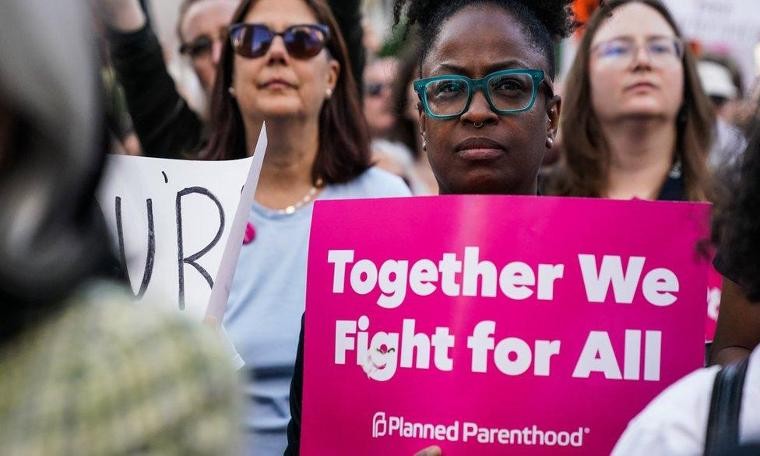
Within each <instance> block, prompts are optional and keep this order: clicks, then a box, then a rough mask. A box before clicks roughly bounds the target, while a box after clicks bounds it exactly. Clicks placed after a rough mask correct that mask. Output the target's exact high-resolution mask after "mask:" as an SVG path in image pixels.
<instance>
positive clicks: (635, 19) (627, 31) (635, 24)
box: [591, 2, 675, 46]
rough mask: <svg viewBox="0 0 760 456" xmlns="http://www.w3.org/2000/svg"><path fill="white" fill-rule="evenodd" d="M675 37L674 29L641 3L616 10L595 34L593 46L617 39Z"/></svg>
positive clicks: (656, 12) (660, 16)
mask: <svg viewBox="0 0 760 456" xmlns="http://www.w3.org/2000/svg"><path fill="white" fill-rule="evenodd" d="M650 36H675V31H674V30H673V27H671V26H670V24H669V23H668V21H667V20H665V18H664V17H663V16H662V15H661V14H660V13H659V12H658V11H657V10H656V9H654V8H652V7H651V6H648V5H645V4H643V3H639V2H633V3H629V4H627V5H623V6H621V7H619V8H616V9H615V10H614V11H612V15H611V16H610V17H609V18H608V19H607V20H605V21H604V22H603V23H602V24H601V25H600V26H599V29H597V31H596V33H595V34H594V39H593V40H592V41H591V44H592V46H593V45H594V44H596V43H601V42H603V41H608V40H612V39H616V38H621V37H626V38H637V37H650Z"/></svg>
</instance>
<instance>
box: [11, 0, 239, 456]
mask: <svg viewBox="0 0 760 456" xmlns="http://www.w3.org/2000/svg"><path fill="white" fill-rule="evenodd" d="M83 5H85V3H84V2H79V1H75V0H60V1H57V2H54V3H51V2H47V1H42V0H5V1H3V2H2V3H0V55H3V63H2V65H0V304H2V309H3V312H2V317H1V318H0V442H2V443H1V444H0V445H2V450H0V452H2V453H3V454H11V455H59V454H76V455H90V454H92V455H112V454H113V455H115V454H135V453H140V454H172V455H174V454H176V455H186V454H197V455H227V454H232V453H233V452H234V451H235V449H236V448H237V445H238V442H239V439H238V438H237V432H236V429H237V419H236V418H237V414H236V413H235V411H236V410H237V408H236V405H235V404H236V401H237V397H238V391H239V389H238V387H237V378H236V375H235V373H234V371H233V369H232V367H231V363H230V361H229V360H228V359H227V355H226V354H225V352H224V351H223V349H222V347H221V346H220V345H219V342H218V341H217V340H216V337H215V336H214V335H213V333H211V332H210V330H209V329H207V328H204V327H201V326H199V325H198V324H196V323H194V322H191V321H189V320H186V319H184V317H181V316H179V315H174V314H164V313H158V312H154V311H151V309H150V308H146V307H139V308H138V307H136V306H134V304H133V302H132V301H131V299H130V298H129V297H128V294H126V292H124V291H123V290H122V289H121V288H120V287H116V286H115V285H113V284H109V282H106V281H104V280H102V279H99V278H98V276H99V275H101V274H102V273H103V272H105V271H107V270H108V269H109V267H110V266H109V265H111V264H113V263H112V261H111V260H110V258H112V254H111V252H110V250H109V246H110V241H109V239H108V236H107V232H106V228H105V221H104V220H103V219H102V214H101V213H100V211H99V208H98V207H97V204H96V202H95V196H94V192H95V189H96V187H97V185H98V182H99V180H100V175H101V171H102V165H103V162H104V159H105V150H106V147H107V136H106V132H105V127H104V119H103V117H104V116H103V111H102V105H101V101H102V98H101V97H100V95H101V94H100V93H99V91H98V88H97V81H98V68H97V65H96V59H95V47H94V42H92V41H91V40H92V33H93V32H92V28H91V27H90V26H91V23H89V19H90V18H91V17H92V16H91V14H90V11H88V10H87V9H85V8H84V6H83ZM24 30H26V31H29V30H35V31H36V33H20V31H24ZM48 31H50V32H48Z"/></svg>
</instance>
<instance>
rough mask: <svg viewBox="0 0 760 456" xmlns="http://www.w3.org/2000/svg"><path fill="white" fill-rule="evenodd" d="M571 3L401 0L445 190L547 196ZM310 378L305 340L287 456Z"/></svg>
mask: <svg viewBox="0 0 760 456" xmlns="http://www.w3.org/2000/svg"><path fill="white" fill-rule="evenodd" d="M569 3H571V2H570V0H553V1H552V0H543V1H535V0H453V1H446V2H442V1H440V0H396V2H395V5H394V12H395V16H396V21H397V22H398V20H399V18H400V17H401V16H402V15H405V16H406V18H407V20H408V23H409V24H410V25H416V26H417V29H416V30H417V33H418V34H419V38H420V43H422V49H421V60H420V67H419V76H420V78H419V79H418V80H417V81H415V82H414V89H415V91H416V93H417V94H418V97H419V100H420V103H419V110H420V132H421V134H422V140H423V141H422V144H423V149H424V150H425V151H426V153H427V154H428V158H429V161H430V165H431V167H432V169H433V173H434V174H435V177H436V180H437V181H438V185H439V188H440V193H442V194H511V195H535V194H537V192H538V183H537V180H538V170H539V167H540V165H541V161H542V159H543V156H544V153H545V152H546V151H547V150H548V149H549V148H550V147H551V146H552V145H553V142H554V138H555V135H556V132H557V127H558V122H559V113H560V98H559V97H558V96H556V95H555V94H554V90H553V87H552V80H553V79H554V74H555V68H554V44H555V41H556V40H557V39H559V38H561V37H564V36H567V35H568V34H569V33H570V31H571V29H572V23H573V22H572V20H571V16H570V13H569V10H568V5H569ZM302 380H303V333H302V337H301V341H300V343H299V348H298V358H297V360H296V371H295V375H294V377H293V382H292V384H291V393H290V400H291V402H290V408H291V416H292V419H291V422H290V425H289V426H288V449H287V450H286V452H285V454H298V452H299V442H300V433H301V423H300V421H301V397H302V396H301V393H302ZM452 393H453V392H452ZM357 451H360V449H357ZM432 451H436V450H432Z"/></svg>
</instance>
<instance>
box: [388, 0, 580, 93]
mask: <svg viewBox="0 0 760 456" xmlns="http://www.w3.org/2000/svg"><path fill="white" fill-rule="evenodd" d="M571 3H572V0H450V1H441V0H394V5H393V19H394V22H395V23H396V24H399V22H400V21H401V18H402V16H405V17H406V19H407V23H408V25H409V26H415V25H416V27H417V33H418V34H419V39H420V43H422V49H421V53H422V59H424V58H425V57H426V56H427V53H428V52H429V51H430V47H431V46H432V45H433V43H434V42H435V39H436V37H437V36H438V33H439V32H440V30H441V25H442V24H443V22H444V21H445V20H446V19H448V18H449V17H451V16H453V15H454V14H455V13H456V12H457V11H459V10H461V9H462V8H464V7H466V6H470V5H496V6H499V7H501V8H504V10H505V11H507V12H509V13H510V14H512V15H513V16H514V17H515V18H517V20H518V21H519V22H520V23H521V24H522V25H523V28H524V31H525V33H527V34H528V35H529V36H530V38H531V41H533V42H534V43H535V46H536V49H537V50H538V51H540V52H541V53H542V54H543V55H544V56H546V59H547V68H548V70H549V76H551V78H552V79H553V78H554V76H555V72H556V70H555V65H554V60H555V59H554V44H555V43H556V42H557V41H558V40H560V39H561V38H564V37H566V36H568V35H569V34H570V33H571V32H572V31H573V30H574V28H575V21H574V20H573V17H572V13H571V11H570V4H571ZM422 59H421V60H422Z"/></svg>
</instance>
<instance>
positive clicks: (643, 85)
mask: <svg viewBox="0 0 760 456" xmlns="http://www.w3.org/2000/svg"><path fill="white" fill-rule="evenodd" d="M656 89H657V86H656V85H655V84H652V83H651V82H637V83H635V84H631V85H629V86H628V87H626V88H625V90H626V91H638V90H656Z"/></svg>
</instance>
